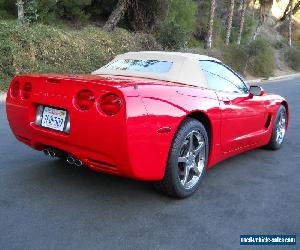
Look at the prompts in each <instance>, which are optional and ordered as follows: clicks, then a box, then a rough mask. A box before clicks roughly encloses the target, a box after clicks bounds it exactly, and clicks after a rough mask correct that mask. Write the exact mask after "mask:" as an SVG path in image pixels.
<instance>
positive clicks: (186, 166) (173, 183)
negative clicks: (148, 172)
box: [156, 118, 209, 198]
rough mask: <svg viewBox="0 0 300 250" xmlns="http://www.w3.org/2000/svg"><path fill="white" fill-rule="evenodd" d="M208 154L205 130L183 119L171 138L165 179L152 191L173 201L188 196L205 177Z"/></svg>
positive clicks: (197, 122) (194, 121)
mask: <svg viewBox="0 0 300 250" xmlns="http://www.w3.org/2000/svg"><path fill="white" fill-rule="evenodd" d="M208 151H209V143H208V136H207V132H206V130H205V127H204V126H203V125H202V124H201V123H200V122H199V121H198V120H196V119H191V118H188V119H186V120H185V121H184V122H183V123H182V125H181V126H180V128H179V129H178V131H177V133H176V134H175V136H174V139H173V142H172V145H171V148H170V152H169V157H168V162H167V165H166V171H165V176H164V178H163V180H162V181H160V182H158V183H156V187H157V188H158V189H159V190H160V191H162V192H163V193H164V194H166V195H169V196H172V197H175V198H185V197H188V196H190V195H192V194H193V193H194V192H195V191H196V190H197V189H198V187H199V185H200V182H201V179H202V177H203V176H204V174H205V170H206V165H207V160H208Z"/></svg>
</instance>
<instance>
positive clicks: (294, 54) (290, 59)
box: [284, 47, 300, 71]
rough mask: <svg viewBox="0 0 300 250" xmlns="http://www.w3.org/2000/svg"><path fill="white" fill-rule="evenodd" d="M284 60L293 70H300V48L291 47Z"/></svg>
mask: <svg viewBox="0 0 300 250" xmlns="http://www.w3.org/2000/svg"><path fill="white" fill-rule="evenodd" d="M284 59H285V61H286V63H287V65H288V66H289V67H291V68H292V69H293V70H297V71H299V70H300V48H299V47H298V48H297V47H290V48H288V50H287V52H286V53H285V56H284Z"/></svg>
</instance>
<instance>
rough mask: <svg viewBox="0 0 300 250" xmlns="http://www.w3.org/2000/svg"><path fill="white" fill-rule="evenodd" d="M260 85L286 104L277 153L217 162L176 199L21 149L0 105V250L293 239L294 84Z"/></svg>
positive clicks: (296, 199)
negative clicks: (271, 236) (259, 236)
mask: <svg viewBox="0 0 300 250" xmlns="http://www.w3.org/2000/svg"><path fill="white" fill-rule="evenodd" d="M264 87H265V89H266V90H267V91H272V92H275V93H279V94H282V95H283V96H285V97H286V98H287V99H288V101H289V103H290V109H291V113H292V115H291V123H290V130H289V132H288V135H287V138H286V143H285V145H284V146H283V148H282V149H281V150H280V151H276V152H272V151H267V150H263V149H258V150H254V151H251V152H248V153H244V154H242V155H240V156H237V157H234V158H232V159H229V160H227V161H225V162H222V163H220V164H218V166H216V167H215V168H214V169H211V170H210V171H209V172H208V173H207V175H206V177H205V178H204V180H203V183H202V189H201V190H199V191H198V192H197V193H196V194H195V195H194V196H192V197H191V198H189V199H186V200H173V199H170V198H167V197H164V196H162V195H159V194H157V193H156V192H155V191H154V190H153V189H152V188H151V185H149V184H147V183H142V182H136V181H132V180H128V179H124V178H119V177H113V176H109V175H104V174H100V173H96V172H93V171H90V170H87V169H76V168H73V167H66V165H65V164H64V163H61V162H60V161H58V160H53V159H50V158H47V157H45V156H44V155H43V154H41V153H39V152H35V151H33V150H31V149H30V148H28V147H26V146H24V145H22V144H21V143H18V142H17V141H16V140H15V139H14V137H13V136H12V134H11V132H10V130H9V128H8V124H7V122H6V117H5V108H4V106H3V105H0V249H54V248H55V249H240V248H241V247H240V246H239V236H240V234H247V233H282V234H286V233H298V237H299V235H300V78H295V79H290V80H285V81H280V82H276V83H271V84H266V85H264ZM299 240H300V239H298V241H299ZM298 245H299V243H298ZM242 249H245V248H244V247H243V248H242ZM251 249H252V248H251ZM293 249H295V248H293Z"/></svg>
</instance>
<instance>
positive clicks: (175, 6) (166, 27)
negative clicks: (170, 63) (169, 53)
mask: <svg viewBox="0 0 300 250" xmlns="http://www.w3.org/2000/svg"><path fill="white" fill-rule="evenodd" d="M196 11H197V5H196V4H195V2H194V1H193V0H169V8H168V11H167V14H166V17H165V19H164V21H163V22H162V23H161V25H160V27H159V28H158V34H157V39H158V41H159V42H160V43H161V44H162V46H163V47H164V48H165V49H168V50H179V49H180V48H182V47H185V46H186V45H187V43H188V42H189V40H190V38H191V34H192V32H193V31H194V28H195V25H196Z"/></svg>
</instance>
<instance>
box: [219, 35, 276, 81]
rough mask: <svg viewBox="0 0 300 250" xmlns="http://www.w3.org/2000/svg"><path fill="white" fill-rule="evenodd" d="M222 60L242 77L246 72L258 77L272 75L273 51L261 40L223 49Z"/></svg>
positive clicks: (273, 66) (273, 67)
mask: <svg viewBox="0 0 300 250" xmlns="http://www.w3.org/2000/svg"><path fill="white" fill-rule="evenodd" d="M223 58H224V61H225V63H227V64H228V65H230V66H231V67H232V68H233V69H235V70H236V71H237V72H239V73H240V74H243V75H244V74H245V72H246V71H247V72H249V73H250V74H252V75H254V76H260V77H270V76H272V75H273V74H274V69H275V64H274V60H275V59H274V49H273V48H272V47H271V45H270V44H269V43H268V42H267V41H266V40H264V39H262V38H259V39H257V40H255V41H252V42H251V43H250V44H248V45H244V46H243V45H242V46H237V45H233V46H231V47H228V48H225V49H224V52H223Z"/></svg>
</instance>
